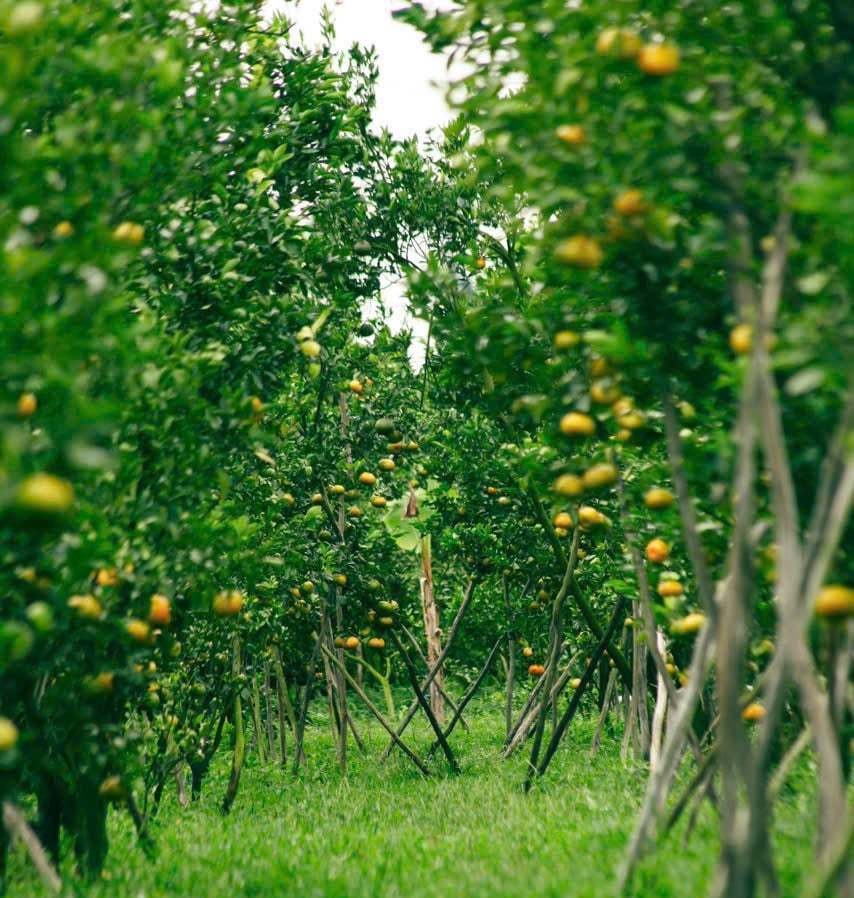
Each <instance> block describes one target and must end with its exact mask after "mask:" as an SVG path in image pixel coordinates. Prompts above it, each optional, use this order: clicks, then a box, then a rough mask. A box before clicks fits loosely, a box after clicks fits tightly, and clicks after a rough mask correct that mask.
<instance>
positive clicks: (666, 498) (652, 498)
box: [643, 486, 674, 509]
mask: <svg viewBox="0 0 854 898" xmlns="http://www.w3.org/2000/svg"><path fill="white" fill-rule="evenodd" d="M643 501H644V502H645V503H646V507H647V508H656V509H658V508H670V506H671V505H672V504H673V501H674V497H673V493H671V492H670V490H668V489H665V488H664V487H663V486H654V487H652V488H651V489H648V490H647V491H646V493H644V497H643Z"/></svg>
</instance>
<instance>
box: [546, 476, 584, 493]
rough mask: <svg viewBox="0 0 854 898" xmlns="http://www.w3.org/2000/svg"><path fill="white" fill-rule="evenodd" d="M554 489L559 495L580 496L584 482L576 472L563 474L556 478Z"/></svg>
mask: <svg viewBox="0 0 854 898" xmlns="http://www.w3.org/2000/svg"><path fill="white" fill-rule="evenodd" d="M553 489H554V491H555V492H556V493H557V494H558V495H559V496H578V495H579V494H580V493H581V492H582V490H583V489H584V483H583V482H582V480H581V478H580V477H576V476H575V474H561V475H560V477H558V479H557V480H555V482H554V487H553Z"/></svg>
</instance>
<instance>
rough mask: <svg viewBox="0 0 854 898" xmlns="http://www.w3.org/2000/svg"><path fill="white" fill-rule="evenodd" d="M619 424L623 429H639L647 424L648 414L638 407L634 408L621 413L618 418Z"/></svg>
mask: <svg viewBox="0 0 854 898" xmlns="http://www.w3.org/2000/svg"><path fill="white" fill-rule="evenodd" d="M617 424H619V425H620V427H621V428H622V429H623V430H638V429H639V428H641V427H643V426H644V424H646V415H644V413H643V412H641V411H639V410H637V409H632V410H631V411H628V412H625V413H624V414H622V415H620V416H619V417H618V418H617Z"/></svg>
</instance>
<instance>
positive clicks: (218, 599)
mask: <svg viewBox="0 0 854 898" xmlns="http://www.w3.org/2000/svg"><path fill="white" fill-rule="evenodd" d="M242 610H243V596H242V595H241V593H239V592H238V591H237V590H236V589H231V590H222V591H221V592H218V593H217V594H216V595H215V596H214V599H213V613H214V614H215V615H216V616H217V617H234V615H236V614H240V612H241V611H242Z"/></svg>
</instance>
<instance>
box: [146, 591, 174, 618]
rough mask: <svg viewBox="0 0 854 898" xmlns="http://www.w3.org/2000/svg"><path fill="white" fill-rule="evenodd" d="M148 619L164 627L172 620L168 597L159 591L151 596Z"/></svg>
mask: <svg viewBox="0 0 854 898" xmlns="http://www.w3.org/2000/svg"><path fill="white" fill-rule="evenodd" d="M148 620H149V622H150V623H152V624H154V625H155V626H156V627H166V626H168V625H169V624H170V623H171V622H172V605H171V603H170V601H169V599H168V598H167V597H166V596H164V595H161V594H160V593H159V592H156V593H155V594H154V595H153V596H152V597H151V605H150V608H149V610H148Z"/></svg>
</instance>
